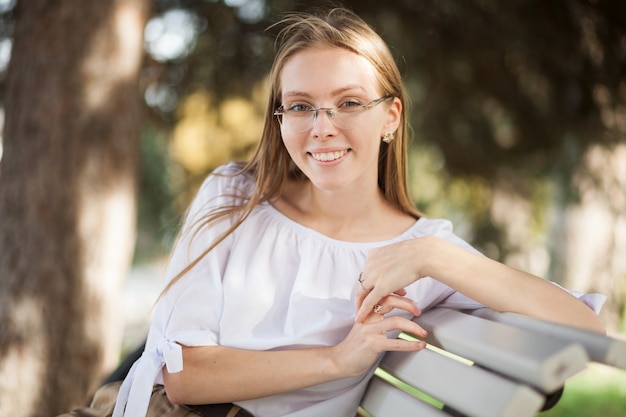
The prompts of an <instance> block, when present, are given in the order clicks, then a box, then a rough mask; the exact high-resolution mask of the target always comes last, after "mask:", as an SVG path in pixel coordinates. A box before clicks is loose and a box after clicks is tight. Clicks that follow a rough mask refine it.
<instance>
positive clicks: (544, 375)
mask: <svg viewBox="0 0 626 417" xmlns="http://www.w3.org/2000/svg"><path fill="white" fill-rule="evenodd" d="M415 321H416V322H417V323H419V324H420V325H421V326H422V327H423V328H424V329H426V330H427V331H428V332H429V337H428V338H427V339H426V341H427V342H428V343H429V348H428V349H424V350H421V351H419V352H389V353H387V354H386V355H385V356H384V358H383V360H382V362H381V363H380V366H379V369H378V370H377V371H376V374H375V376H374V377H373V378H372V380H371V381H370V384H369V387H368V389H367V391H366V393H365V396H364V397H363V400H362V402H361V407H360V408H359V412H358V416H362V417H409V416H410V417H431V416H432V417H450V416H457V417H458V416H471V417H525V416H528V417H531V416H535V415H536V414H537V412H539V411H540V410H541V408H542V407H543V405H544V403H545V401H546V398H547V397H549V396H550V394H552V393H555V392H557V393H558V392H559V391H560V390H561V389H562V387H563V386H564V385H565V382H566V381H567V380H568V379H569V378H570V377H572V376H574V375H576V374H578V373H579V372H581V371H583V370H584V369H585V368H586V367H587V365H588V363H589V362H599V363H603V364H606V365H609V366H613V367H617V368H620V369H626V342H624V341H621V340H618V339H615V338H611V337H608V336H603V335H599V334H596V333H592V332H587V331H584V330H580V329H575V328H572V327H566V326H561V325H558V324H554V323H549V322H545V321H541V320H537V319H533V318H530V317H525V316H521V315H519V314H513V313H498V312H495V311H493V310H490V309H487V308H483V309H480V310H476V311H473V312H460V311H456V310H450V309H445V308H436V309H433V310H430V311H428V312H426V313H424V314H423V315H422V316H421V317H419V318H417V319H415ZM401 337H407V336H406V335H401Z"/></svg>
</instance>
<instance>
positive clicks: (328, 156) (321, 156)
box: [311, 151, 347, 162]
mask: <svg viewBox="0 0 626 417" xmlns="http://www.w3.org/2000/svg"><path fill="white" fill-rule="evenodd" d="M346 153H347V151H335V152H324V153H314V154H311V155H313V159H315V160H316V161H323V162H328V161H334V160H335V159H339V158H341V157H342V156H344V155H345V154H346Z"/></svg>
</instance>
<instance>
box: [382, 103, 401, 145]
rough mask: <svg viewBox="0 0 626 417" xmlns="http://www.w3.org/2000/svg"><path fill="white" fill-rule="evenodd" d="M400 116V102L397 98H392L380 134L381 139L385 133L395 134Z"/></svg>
mask: <svg viewBox="0 0 626 417" xmlns="http://www.w3.org/2000/svg"><path fill="white" fill-rule="evenodd" d="M400 116H402V102H401V101H400V99H399V98H398V97H394V98H393V102H392V103H391V105H390V106H389V109H388V112H387V122H386V123H385V124H384V125H383V129H382V131H381V133H380V136H381V137H382V136H383V135H384V134H385V132H392V133H395V132H396V130H398V127H399V126H400Z"/></svg>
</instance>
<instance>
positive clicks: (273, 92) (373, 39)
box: [166, 8, 421, 290]
mask: <svg viewBox="0 0 626 417" xmlns="http://www.w3.org/2000/svg"><path fill="white" fill-rule="evenodd" d="M272 28H280V32H279V34H278V37H277V40H276V45H277V52H276V57H275V59H274V64H273V67H272V70H271V73H270V77H269V82H270V95H269V99H268V101H267V107H266V110H265V122H264V127H263V131H262V134H261V139H260V141H259V143H258V145H257V148H256V150H255V152H254V154H253V156H252V157H251V159H250V160H249V161H248V162H247V163H246V164H245V166H243V168H242V169H241V171H240V172H238V173H236V174H235V175H243V174H249V175H252V177H253V178H254V182H255V187H254V191H253V193H252V195H250V196H243V203H242V204H241V205H237V206H229V207H222V208H220V209H217V210H215V211H213V212H211V213H209V214H208V215H207V216H206V217H205V218H203V219H201V221H200V222H198V223H197V224H196V225H195V226H196V227H195V232H194V235H195V233H197V232H198V230H199V229H200V228H202V227H209V226H210V225H212V224H215V223H217V222H219V221H220V220H223V219H225V218H232V219H233V220H234V221H233V223H232V226H231V227H230V228H229V229H228V230H227V231H226V232H225V233H224V234H222V235H221V236H220V237H219V238H217V239H216V241H215V242H213V243H212V244H211V245H210V246H209V247H207V248H206V250H204V251H203V252H202V253H201V254H200V256H198V257H197V258H196V259H194V260H193V261H192V262H191V263H190V264H189V265H188V266H187V267H186V268H185V269H183V270H182V271H181V272H180V273H179V274H178V275H177V276H176V277H174V279H173V280H172V281H171V282H170V285H168V287H167V288H169V287H170V286H171V285H173V284H174V282H175V281H177V280H178V279H179V278H180V277H182V276H183V275H184V274H186V273H187V272H188V271H189V270H190V269H192V268H193V267H194V266H195V265H196V264H197V263H198V262H199V261H200V260H201V259H202V258H203V257H204V256H206V254H208V253H209V252H210V251H211V250H213V249H214V248H215V247H216V246H217V245H218V244H219V243H220V242H222V241H223V240H224V239H225V238H226V237H228V236H229V235H230V234H231V233H233V232H234V231H235V229H237V228H238V227H239V226H240V225H241V223H242V222H243V221H244V220H245V219H246V218H247V217H248V216H249V215H250V213H251V212H252V210H253V209H254V207H255V206H257V205H258V204H260V203H264V202H270V201H272V200H274V199H275V198H277V197H279V196H280V195H281V192H282V189H283V186H284V184H285V182H286V181H287V180H288V179H290V178H303V174H302V173H301V172H300V170H299V169H298V168H297V167H296V165H295V164H294V162H293V161H292V160H291V157H290V156H289V154H288V153H287V149H286V148H285V146H284V145H283V142H282V139H281V134H280V125H279V123H278V119H277V118H276V117H275V116H274V111H275V110H276V109H277V108H278V107H279V106H280V105H281V85H280V75H281V71H282V69H283V67H284V65H285V63H286V62H287V60H289V58H291V57H292V56H294V55H295V54H297V53H298V52H300V51H303V50H305V49H308V48H312V47H320V46H331V47H337V48H343V49H347V50H349V51H351V52H353V53H355V54H358V55H360V56H362V57H364V58H366V59H367V60H368V61H369V62H370V63H371V64H372V65H373V66H374V68H375V69H376V74H377V81H378V82H379V83H380V87H381V88H382V90H383V91H384V92H385V93H386V94H389V95H392V96H394V97H397V98H399V99H400V101H401V102H402V114H401V121H400V126H399V127H398V130H397V131H396V135H395V139H394V140H393V141H392V142H391V143H389V144H387V143H385V142H382V141H381V145H380V146H381V147H380V155H379V159H378V186H379V187H380V189H381V190H382V192H383V195H384V196H385V198H386V199H387V200H388V201H389V202H390V203H391V204H392V205H394V206H395V207H397V208H398V209H399V210H401V211H402V212H404V213H406V214H409V215H411V216H413V217H414V218H416V219H418V218H419V217H420V215H421V214H420V213H419V211H418V210H417V209H416V208H415V206H414V204H413V202H412V201H411V199H410V197H409V193H408V185H407V146H408V143H407V142H408V124H407V118H406V107H407V102H406V101H407V100H406V92H405V89H404V85H403V83H402V77H401V75H400V71H399V70H398V67H397V65H396V63H395V60H394V59H393V56H392V54H391V52H390V51H389V48H388V47H387V45H386V43H385V42H384V41H383V40H382V39H381V38H380V36H379V35H378V34H377V33H376V32H375V31H374V30H373V29H372V28H371V27H370V26H369V25H368V24H367V23H365V22H364V21H363V20H362V19H361V18H359V17H358V16H357V15H355V14H354V13H353V12H351V11H349V10H347V9H343V8H335V9H331V10H329V11H327V12H318V13H307V14H300V13H294V14H288V15H287V16H286V17H285V18H284V19H282V20H281V21H280V22H278V23H276V24H275V25H273V26H272ZM239 197H240V198H241V197H242V196H239ZM167 288H166V290H167Z"/></svg>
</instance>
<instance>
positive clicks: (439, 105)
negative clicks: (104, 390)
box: [0, 0, 626, 417]
mask: <svg viewBox="0 0 626 417" xmlns="http://www.w3.org/2000/svg"><path fill="white" fill-rule="evenodd" d="M327 4H329V3H328V2H321V1H320V2H316V1H306V2H304V1H291V0H98V1H91V2H85V1H80V0H64V1H62V2H59V1H54V0H0V78H1V79H0V106H1V112H0V115H1V118H0V120H1V121H2V123H3V124H4V126H3V136H2V139H1V140H0V415H2V416H5V415H7V416H8V415H20V416H29V417H31V416H32V417H35V416H46V417H48V416H54V415H57V414H59V413H61V412H64V411H67V410H69V409H71V408H73V407H76V406H78V405H80V404H82V403H83V402H84V401H85V400H86V398H87V397H88V395H89V394H90V393H91V392H92V391H93V389H94V387H95V386H96V385H97V384H98V382H99V381H100V380H101V378H102V377H103V375H105V374H106V373H107V372H108V371H110V370H111V368H112V367H114V366H115V364H116V363H117V361H118V359H119V357H120V355H121V354H122V353H121V350H122V346H125V347H127V348H132V347H134V346H132V345H133V344H134V343H136V342H137V340H138V339H140V338H141V337H142V336H141V334H142V333H141V332H142V331H145V329H144V328H143V327H141V323H144V324H145V322H146V321H147V320H148V319H149V309H150V306H151V304H152V302H153V301H154V300H155V297H156V296H157V295H158V292H159V288H160V285H161V282H162V278H163V277H162V272H163V271H162V270H163V268H162V266H163V262H164V259H165V258H166V257H167V253H168V251H169V249H170V247H171V245H172V243H173V241H174V239H175V235H176V231H177V226H178V224H179V221H180V218H181V216H182V215H183V213H184V210H185V208H186V206H187V204H188V203H189V201H190V199H191V198H192V197H193V195H194V192H195V190H196V189H197V187H198V185H199V183H200V182H201V181H202V179H203V178H204V177H205V176H206V175H207V174H208V173H209V172H211V170H212V169H214V168H215V167H217V166H218V165H220V164H222V163H225V162H227V161H230V160H240V159H245V158H246V156H247V155H248V154H249V153H250V152H251V150H252V149H253V148H254V146H255V143H256V141H257V138H258V137H259V134H260V129H261V124H262V120H263V117H264V114H263V112H264V101H265V97H266V88H267V85H266V77H267V73H268V70H269V68H270V65H271V61H272V58H273V47H274V44H273V35H275V33H274V32H273V30H271V29H270V30H267V28H268V26H270V25H271V24H272V23H273V22H275V21H276V20H277V19H279V18H280V17H281V16H282V15H283V14H284V13H286V12H289V11H296V10H302V9H308V8H310V7H311V6H322V5H327ZM335 4H338V3H335ZM342 4H343V5H345V6H347V7H349V8H352V9H353V10H355V11H356V12H357V13H358V14H360V15H361V16H362V17H363V18H365V19H366V20H367V21H368V22H369V23H371V24H372V25H373V26H374V27H375V28H376V29H377V30H378V31H379V33H380V34H381V35H382V37H383V38H384V39H385V40H386V41H387V42H388V44H389V45H390V47H391V49H392V52H393V53H394V55H395V56H396V58H397V61H398V63H399V65H400V68H401V70H402V72H403V74H404V77H405V82H406V86H407V89H408V92H409V95H410V97H411V107H410V113H409V114H410V122H411V126H412V136H413V138H412V143H411V147H410V187H411V192H412V195H413V198H414V199H415V202H416V203H417V205H418V207H419V208H420V209H421V210H422V211H423V212H424V213H426V214H427V215H428V216H430V217H445V218H449V219H451V220H452V221H453V222H454V224H455V225H456V232H457V233H458V234H459V235H461V236H462V237H463V238H465V239H466V240H468V241H470V242H471V243H472V244H474V245H475V246H476V247H477V248H478V249H480V250H481V251H483V252H484V253H485V254H487V255H488V256H490V257H493V258H495V259H498V260H500V261H503V262H505V263H507V264H509V265H511V266H514V267H517V268H520V269H523V270H527V271H529V272H532V273H535V274H537V275H540V276H542V277H545V278H547V279H550V280H552V281H554V282H557V283H559V284H561V285H564V286H566V287H568V288H570V289H573V290H577V291H581V292H598V293H602V294H605V295H606V296H607V302H606V304H605V307H604V309H603V311H602V318H603V319H604V321H605V323H606V324H607V326H608V329H609V332H610V333H611V334H612V335H614V336H617V337H624V332H625V331H626V327H625V326H626V324H625V323H626V320H625V314H626V310H625V297H626V289H625V281H626V1H623V0H547V1H546V0H511V1H506V2H503V1H498V0H387V1H385V2H380V1H375V0H359V1H356V0H353V1H347V0H346V1H344V2H343V3H342ZM131 271H132V272H131ZM129 277H131V278H129ZM132 277H135V278H134V279H135V280H134V281H132V280H133V278H132ZM131 281H132V282H131ZM137 306H140V308H138V307H137ZM144 307H145V308H144ZM129 310H131V311H132V314H135V316H137V315H138V316H139V324H137V326H138V328H139V333H137V332H132V331H131V332H129V327H130V328H132V327H133V326H135V325H136V323H135V322H133V323H131V324H132V326H129V325H128V323H129V319H128V316H129V314H131V313H129ZM125 323H126V325H125ZM125 329H126V331H125ZM131 330H132V329H131ZM544 415H546V416H548V415H549V416H603V417H607V416H608V417H611V416H618V415H619V416H623V415H626V376H625V375H624V372H621V373H620V372H617V371H615V372H614V371H611V370H607V369H603V368H600V367H598V368H595V367H594V368H592V369H590V370H589V371H587V372H585V373H584V374H582V375H581V376H580V377H577V378H576V379H575V380H574V381H572V387H571V388H569V387H568V389H566V393H565V398H564V399H563V400H562V401H561V403H559V404H558V405H557V407H556V408H555V409H554V410H553V411H551V412H549V413H545V414H544Z"/></svg>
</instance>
